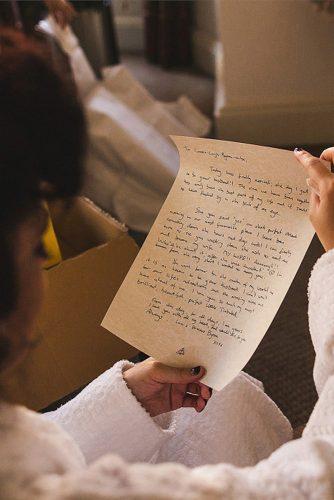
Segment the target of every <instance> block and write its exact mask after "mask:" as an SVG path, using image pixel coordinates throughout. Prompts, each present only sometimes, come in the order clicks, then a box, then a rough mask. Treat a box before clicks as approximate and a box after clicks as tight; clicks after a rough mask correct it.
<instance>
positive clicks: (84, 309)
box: [4, 198, 138, 409]
mask: <svg viewBox="0 0 334 500" xmlns="http://www.w3.org/2000/svg"><path fill="white" fill-rule="evenodd" d="M51 214H52V219H53V223H54V228H55V232H56V234H57V237H58V239H59V244H60V248H61V253H62V256H63V258H65V260H63V261H62V262H61V263H60V264H59V265H57V266H56V267H54V268H52V269H49V270H47V271H45V272H46V274H47V278H48V281H49V286H48V292H47V297H46V300H45V303H44V306H43V310H42V313H41V315H40V317H39V319H38V324H37V334H38V335H41V339H42V340H41V342H40V343H39V345H38V346H37V347H36V348H35V349H33V350H32V351H31V352H30V353H29V355H28V356H27V358H26V359H25V361H24V362H23V364H21V365H20V366H19V367H18V369H17V370H16V371H15V373H13V374H12V376H11V377H10V378H9V379H8V380H6V383H5V386H4V392H5V395H6V396H7V397H8V398H10V399H12V400H15V401H18V402H20V403H23V404H25V405H27V406H28V407H30V408H33V409H41V408H45V407H46V406H48V405H49V404H51V403H52V402H53V401H56V400H58V399H60V398H62V397H63V396H65V395H67V394H69V393H71V392H73V391H74V390H76V389H78V388H80V387H82V386H83V385H85V384H87V383H88V382H90V381H91V380H93V379H94V378H95V377H97V376H98V375H99V374H100V373H102V372H103V371H104V370H106V369H108V368H109V367H110V366H112V365H113V364H114V363H115V362H116V361H118V360H119V359H123V358H130V357H132V356H135V355H136V354H137V351H136V349H134V348H133V347H131V346H129V345H128V344H126V343H125V342H123V341H121V340H120V339H118V338H117V337H115V336H113V335H112V334H110V333H108V332H107V331H106V330H105V329H104V328H102V327H101V326H100V323H101V321H102V319H103V317H104V315H105V313H106V311H107V308H108V306H109V305H110V302H111V300H112V298H113V296H114V295H115V293H116V291H117V290H118V288H119V286H120V285H121V283H122V281H123V279H124V278H125V275H126V273H127V271H128V270H129V268H130V266H131V264H132V262H133V260H134V258H135V257H136V255H137V252H138V247H137V245H136V243H135V242H134V241H133V240H132V238H130V236H129V235H128V234H127V229H126V228H125V227H124V226H123V225H121V224H119V223H118V222H117V221H115V220H114V219H112V218H111V217H110V216H107V215H106V214H104V213H102V212H101V211H99V209H97V208H96V207H95V206H94V205H93V204H92V203H91V202H89V201H87V200H85V199H83V198H78V199H77V200H76V201H75V203H74V205H73V206H72V207H71V209H69V211H68V212H67V213H64V212H63V211H60V210H59V207H52V208H51Z"/></svg>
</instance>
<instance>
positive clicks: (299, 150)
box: [294, 148, 303, 153]
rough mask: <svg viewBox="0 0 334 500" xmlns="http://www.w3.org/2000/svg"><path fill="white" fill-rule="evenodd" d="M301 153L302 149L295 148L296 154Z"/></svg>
mask: <svg viewBox="0 0 334 500" xmlns="http://www.w3.org/2000/svg"><path fill="white" fill-rule="evenodd" d="M301 151H303V150H302V148H295V149H294V152H295V153H300V152H301Z"/></svg>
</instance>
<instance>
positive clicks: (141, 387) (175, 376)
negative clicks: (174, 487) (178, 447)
mask: <svg viewBox="0 0 334 500" xmlns="http://www.w3.org/2000/svg"><path fill="white" fill-rule="evenodd" d="M204 373H205V370H204V369H203V368H200V367H198V368H197V369H195V370H191V369H188V368H186V369H180V368H171V367H168V366H165V365H162V364H161V363H158V362H156V361H154V360H152V359H148V360H146V361H144V362H142V363H138V364H137V365H133V364H132V363H129V362H128V361H120V362H118V363H116V364H115V365H114V366H113V367H112V368H111V369H109V370H107V371H106V372H105V373H103V374H102V375H100V377H98V378H97V379H96V380H94V381H93V382H92V383H91V384H89V385H88V386H87V387H86V388H85V389H84V390H83V391H82V392H81V393H80V394H79V395H78V396H76V397H75V398H74V399H72V400H71V401H69V402H68V403H66V404H65V405H64V406H61V407H60V408H59V409H58V410H56V411H54V412H50V413H47V414H45V416H46V417H47V418H48V419H50V420H52V421H54V422H55V423H57V424H58V425H60V426H61V427H62V428H63V429H64V430H65V431H66V432H67V433H68V434H70V435H71V436H72V438H73V439H74V440H75V441H76V443H77V444H78V446H79V447H80V449H81V450H82V452H83V454H84V456H85V458H86V461H87V463H91V462H92V461H94V460H96V459H98V458H99V457H101V456H102V455H104V454H106V453H115V454H117V455H120V456H121V457H122V458H124V459H125V460H127V461H130V462H134V461H145V462H148V461H150V460H151V459H152V457H153V456H154V454H155V453H156V452H157V451H158V450H159V448H160V446H161V445H162V444H163V442H164V441H165V440H166V439H167V438H168V437H169V436H171V435H172V434H173V433H174V423H173V419H172V418H171V417H170V415H169V414H168V412H170V411H172V410H176V409H178V408H181V407H190V406H191V407H193V408H195V409H196V410H197V411H201V410H202V409H203V408H204V407H205V404H206V401H207V400H208V399H209V398H210V395H211V392H210V390H209V389H208V388H207V387H206V386H204V385H203V384H201V383H200V382H199V379H200V378H202V377H203V375H204ZM188 392H192V393H193V394H197V395H190V394H188ZM161 413H167V414H166V415H164V416H163V417H160V419H159V424H160V425H158V424H157V423H156V422H155V421H154V419H153V418H152V417H154V416H156V415H159V414H161Z"/></svg>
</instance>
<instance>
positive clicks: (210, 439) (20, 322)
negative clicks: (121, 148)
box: [0, 32, 334, 500]
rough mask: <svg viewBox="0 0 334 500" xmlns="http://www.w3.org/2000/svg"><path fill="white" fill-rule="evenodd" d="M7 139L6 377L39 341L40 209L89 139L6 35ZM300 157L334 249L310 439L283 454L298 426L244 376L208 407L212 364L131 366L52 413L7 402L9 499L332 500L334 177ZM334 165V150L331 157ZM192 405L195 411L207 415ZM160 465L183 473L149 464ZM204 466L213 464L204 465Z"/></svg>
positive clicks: (313, 291)
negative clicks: (206, 377)
mask: <svg viewBox="0 0 334 500" xmlns="http://www.w3.org/2000/svg"><path fill="white" fill-rule="evenodd" d="M0 138H1V147H0V287H1V296H0V360H1V371H2V372H3V373H4V372H5V371H6V370H9V369H11V368H12V367H13V366H14V365H15V364H17V363H18V362H19V361H20V359H22V357H23V356H24V355H25V353H26V352H27V350H28V349H29V348H30V347H32V346H33V345H34V337H33V334H32V332H33V324H34V319H35V317H36V314H37V312H38V309H39V305H40V302H41V299H42V295H43V280H42V264H43V259H44V258H45V254H44V249H43V246H42V245H41V235H42V233H43V230H44V227H45V220H46V216H45V212H44V209H43V202H44V200H49V199H54V198H63V199H64V200H67V199H69V197H71V196H72V195H73V194H75V193H77V191H78V189H79V187H80V182H81V177H82V167H81V161H82V157H83V154H84V144H85V139H86V133H85V126H84V120H83V115H82V111H81V109H80V106H79V105H78V103H77V100H76V98H75V97H74V96H73V95H71V93H70V92H69V91H68V90H67V89H66V87H65V84H64V83H63V82H62V81H61V79H60V78H59V77H58V76H57V75H56V74H55V73H54V72H53V71H52V70H51V69H50V68H49V66H48V64H47V62H46V60H45V57H44V56H43V55H42V54H40V52H39V50H38V48H37V47H36V46H35V45H32V44H31V43H29V42H28V41H27V40H26V39H24V37H23V35H20V36H19V35H14V34H13V33H10V32H0ZM296 155H297V157H298V158H299V159H300V160H301V162H302V163H304V164H305V166H306V168H308V171H309V176H310V181H309V183H310V185H311V187H312V188H313V189H314V190H315V191H317V193H318V194H315V191H314V192H313V193H312V197H311V217H312V222H313V223H314V225H315V227H316V230H317V232H318V234H319V237H320V239H321V241H322V242H323V244H324V246H325V249H326V250H328V253H326V254H325V255H324V256H323V257H322V258H321V259H320V260H319V262H318V263H317V265H316V267H315V270H314V272H313V275H312V278H311V282H310V323H311V325H310V326H311V333H312V335H313V336H314V341H315V347H316V350H317V362H316V371H315V375H316V383H317V386H318V390H319V394H320V398H319V402H318V403H317V405H316V408H315V410H314V412H313V414H312V416H311V419H310V422H309V423H308V425H307V427H306V430H305V432H304V435H303V437H302V438H301V439H300V440H297V441H292V442H289V443H286V444H284V445H283V443H285V442H287V441H289V439H290V438H291V428H290V427H289V424H288V423H287V421H286V419H285V418H284V417H283V416H282V414H281V413H280V411H279V410H278V408H277V407H276V405H275V404H274V403H273V402H272V401H271V400H270V399H269V398H268V397H267V396H266V395H265V393H264V392H263V389H262V387H261V384H260V383H258V382H257V381H255V380H254V379H251V378H250V377H248V376H246V375H245V374H240V375H239V376H238V377H236V379H235V380H234V381H233V382H232V383H231V384H229V386H228V387H227V388H226V389H225V390H224V391H221V393H219V394H215V395H213V396H212V397H211V398H210V391H209V389H208V388H207V387H205V386H204V385H203V384H201V383H200V382H199V381H200V379H201V377H202V376H203V374H204V369H203V368H200V367H195V368H194V369H192V370H189V369H175V368H170V367H166V366H163V365H161V364H159V363H156V362H155V361H153V360H148V361H145V362H143V363H140V364H138V365H135V366H133V365H132V364H131V363H128V362H126V361H121V362H119V363H117V364H116V365H115V366H114V367H113V368H111V369H110V370H108V371H107V372H105V373H104V374H102V375H101V376H100V377H99V378H98V379H96V380H95V381H94V382H92V384H90V385H89V386H88V387H87V388H86V389H85V390H84V391H82V392H81V394H80V395H79V396H77V397H76V398H74V399H73V400H72V401H70V402H69V403H67V404H66V405H64V406H63V407H61V408H60V409H59V410H57V411H55V412H53V413H51V414H49V415H46V416H45V415H38V414H36V413H34V412H31V411H29V410H27V409H25V408H22V407H19V406H15V405H13V404H10V403H7V402H5V401H2V402H1V403H0V441H1V446H0V498H1V499H4V500H11V499H15V500H17V499H37V500H38V499H47V500H51V499H52V500H54V499H110V498H127V499H130V498H145V499H148V498H179V499H185V498H192V499H193V498H196V499H198V498H205V499H208V498H238V499H240V498H257V499H258V498H301V497H303V498H304V497H312V498H329V497H330V496H331V495H332V494H333V489H334V486H333V481H332V475H333V471H334V436H333V434H334V428H333V425H332V413H333V410H334V400H333V394H334V391H333V389H334V380H333V377H331V374H332V370H333V366H334V363H333V359H332V358H333V355H332V346H333V339H334V323H333V319H332V318H331V314H330V309H331V304H332V303H333V302H334V275H333V273H331V272H330V266H331V265H332V261H333V260H334V253H333V251H330V250H331V249H332V248H334V237H333V235H334V227H333V222H332V221H333V219H334V218H333V212H334V196H333V192H334V180H333V177H332V175H331V174H329V173H328V172H327V170H326V169H325V168H324V167H323V165H322V164H321V163H319V161H318V160H317V159H315V158H313V157H311V156H310V155H308V153H306V152H303V151H299V152H297V153H296ZM332 157H334V149H330V150H327V151H326V152H325V153H324V158H326V159H330V158H332ZM327 223H328V224H330V227H329V230H327V229H326V228H327ZM323 289H326V290H327V292H328V293H327V295H326V297H324V296H323V295H322V294H321V290H323ZM209 399H210V401H209ZM208 401H209V402H208ZM207 402H208V404H207ZM182 407H192V408H195V409H196V410H197V412H199V415H198V416H197V417H196V418H195V417H194V413H193V410H192V408H191V409H189V408H188V409H187V408H182ZM281 445H282V446H281ZM274 450H276V451H274ZM272 452H273V453H272ZM117 455H118V456H117ZM269 455H270V456H269ZM268 456H269V458H267V457H268ZM261 459H262V460H261ZM162 461H174V462H179V463H170V464H166V463H164V464H159V465H158V464H155V465H153V462H162ZM138 462H142V463H138ZM143 462H144V463H143ZM219 462H225V463H219ZM227 462H228V463H227ZM205 463H211V464H214V463H215V464H216V465H207V466H204V467H196V466H198V465H203V464H205ZM184 464H187V465H190V466H193V467H194V468H193V469H190V468H187V467H186V466H185V465H184ZM238 466H239V467H238ZM242 466H247V467H244V468H241V467H242Z"/></svg>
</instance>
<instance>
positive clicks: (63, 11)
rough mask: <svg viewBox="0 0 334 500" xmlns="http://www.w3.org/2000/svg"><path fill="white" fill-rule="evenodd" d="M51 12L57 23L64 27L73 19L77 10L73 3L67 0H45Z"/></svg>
mask: <svg viewBox="0 0 334 500" xmlns="http://www.w3.org/2000/svg"><path fill="white" fill-rule="evenodd" d="M44 3H45V5H46V6H47V8H48V11H49V14H51V15H52V16H53V18H54V19H55V21H56V23H57V24H59V26H60V27H61V28H62V29H64V28H66V26H67V25H68V24H70V23H71V22H72V21H73V18H74V17H75V16H76V11H75V9H74V7H73V6H72V4H71V3H70V2H68V1H67V0H44Z"/></svg>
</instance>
